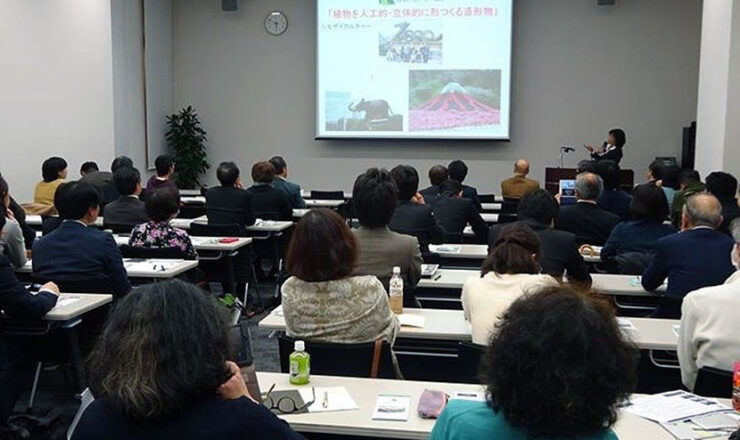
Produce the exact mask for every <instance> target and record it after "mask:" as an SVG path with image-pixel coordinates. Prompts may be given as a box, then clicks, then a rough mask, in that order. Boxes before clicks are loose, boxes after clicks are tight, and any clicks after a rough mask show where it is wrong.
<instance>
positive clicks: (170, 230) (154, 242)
mask: <svg viewBox="0 0 740 440" xmlns="http://www.w3.org/2000/svg"><path fill="white" fill-rule="evenodd" d="M145 208H146V213H147V215H148V216H149V218H151V219H152V220H151V221H149V222H146V223H141V224H139V225H136V226H135V227H134V229H133V230H132V231H131V237H129V245H131V246H135V247H143V248H148V249H162V248H176V249H179V250H180V251H181V252H182V254H183V256H184V258H185V259H188V260H195V259H197V258H198V253H197V252H196V251H195V247H194V246H193V242H192V241H191V240H190V236H189V235H188V233H187V232H185V231H183V230H182V229H178V228H175V227H173V226H170V225H169V221H170V220H171V219H172V218H174V217H175V216H176V215H177V213H178V211H179V210H180V193H179V191H178V190H177V188H175V187H171V186H164V187H162V188H158V189H155V190H153V191H150V192H149V193H148V194H147V197H146V206H145Z"/></svg>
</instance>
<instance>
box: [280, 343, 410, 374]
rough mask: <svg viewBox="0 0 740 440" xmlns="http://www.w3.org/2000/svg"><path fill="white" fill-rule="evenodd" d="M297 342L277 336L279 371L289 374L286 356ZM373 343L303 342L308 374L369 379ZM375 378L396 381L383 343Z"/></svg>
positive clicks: (391, 360)
mask: <svg viewBox="0 0 740 440" xmlns="http://www.w3.org/2000/svg"><path fill="white" fill-rule="evenodd" d="M295 341H296V339H294V338H291V337H290V336H287V335H285V334H280V335H278V346H279V349H280V370H281V371H282V372H283V373H288V372H290V362H289V360H288V356H289V355H290V353H292V352H293V346H294V344H295ZM374 350H375V344H374V343H372V342H371V343H366V344H330V343H325V342H311V341H306V351H307V352H308V354H310V355H311V374H320V375H327V376H344V377H371V374H370V373H371V369H372V361H373V353H374ZM378 378H382V379H395V378H396V373H395V370H394V367H393V357H392V354H391V346H390V344H389V343H388V342H387V341H383V345H382V349H381V352H380V363H379V364H378Z"/></svg>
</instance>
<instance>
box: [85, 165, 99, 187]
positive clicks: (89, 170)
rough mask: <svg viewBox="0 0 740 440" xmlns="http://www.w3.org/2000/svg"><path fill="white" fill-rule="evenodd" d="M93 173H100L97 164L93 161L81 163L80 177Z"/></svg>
mask: <svg viewBox="0 0 740 440" xmlns="http://www.w3.org/2000/svg"><path fill="white" fill-rule="evenodd" d="M95 171H100V168H98V164H97V163H95V162H93V161H88V162H83V163H82V165H81V166H80V176H81V177H85V175H87V174H89V173H93V172H95ZM88 183H89V182H88Z"/></svg>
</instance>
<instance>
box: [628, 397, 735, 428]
mask: <svg viewBox="0 0 740 440" xmlns="http://www.w3.org/2000/svg"><path fill="white" fill-rule="evenodd" d="M623 409H624V411H627V412H629V413H632V414H635V415H638V416H640V417H643V418H646V419H649V420H654V421H656V422H658V423H671V422H675V421H677V420H684V419H688V418H691V417H696V416H700V415H704V414H710V413H714V412H721V411H727V410H731V408H729V407H728V406H725V405H721V404H719V403H718V402H717V401H716V400H714V399H707V398H704V397H699V396H697V395H695V394H691V393H688V392H686V391H668V392H665V393H660V394H655V395H652V396H645V397H640V398H637V399H634V400H632V401H631V402H630V403H629V404H628V405H627V406H625V407H624V408H623Z"/></svg>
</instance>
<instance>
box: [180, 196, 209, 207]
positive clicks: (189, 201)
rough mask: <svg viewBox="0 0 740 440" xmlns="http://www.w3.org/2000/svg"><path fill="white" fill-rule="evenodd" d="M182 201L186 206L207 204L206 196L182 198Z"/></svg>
mask: <svg viewBox="0 0 740 440" xmlns="http://www.w3.org/2000/svg"><path fill="white" fill-rule="evenodd" d="M180 201H181V202H182V203H184V204H186V205H205V204H206V198H205V197H204V196H191V197H180Z"/></svg>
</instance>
